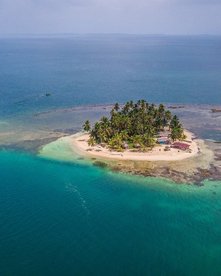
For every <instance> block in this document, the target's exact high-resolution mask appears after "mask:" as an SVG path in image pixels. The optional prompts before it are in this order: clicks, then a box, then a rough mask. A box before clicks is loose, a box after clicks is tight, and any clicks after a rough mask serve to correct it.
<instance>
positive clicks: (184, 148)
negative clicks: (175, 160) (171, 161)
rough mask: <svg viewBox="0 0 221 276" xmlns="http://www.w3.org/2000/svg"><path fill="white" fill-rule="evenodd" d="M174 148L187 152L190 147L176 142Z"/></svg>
mask: <svg viewBox="0 0 221 276" xmlns="http://www.w3.org/2000/svg"><path fill="white" fill-rule="evenodd" d="M172 147H173V148H177V149H181V150H187V149H189V147H190V145H188V144H185V143H181V142H175V143H173V145H172Z"/></svg>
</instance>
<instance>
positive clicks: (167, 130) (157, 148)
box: [73, 100, 200, 161]
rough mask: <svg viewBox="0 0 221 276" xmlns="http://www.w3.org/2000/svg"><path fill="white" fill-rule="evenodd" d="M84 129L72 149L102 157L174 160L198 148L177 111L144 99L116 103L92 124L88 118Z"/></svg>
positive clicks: (190, 154)
mask: <svg viewBox="0 0 221 276" xmlns="http://www.w3.org/2000/svg"><path fill="white" fill-rule="evenodd" d="M83 129H84V132H83V133H80V134H77V135H75V136H74V139H73V146H74V148H75V151H77V152H78V153H79V154H81V155H86V156H92V157H98V158H101V159H102V158H103V159H106V158H107V159H121V160H137V161H139V160H141V161H170V160H171V161H174V160H182V159H186V158H189V157H191V156H193V155H196V154H197V153H198V152H199V151H200V148H199V146H198V145H197V143H196V141H195V140H194V135H193V134H192V133H190V132H188V131H186V130H185V129H184V128H183V125H182V124H181V122H180V120H179V118H178V117H177V116H176V115H173V114H172V113H171V111H170V110H168V109H166V108H165V106H164V105H163V104H159V105H155V104H149V103H148V102H147V101H145V100H139V101H137V102H135V103H134V102H133V101H130V102H127V103H126V104H125V105H123V106H120V105H119V104H118V103H116V104H115V105H114V107H113V108H112V110H111V112H110V116H109V118H108V117H102V118H101V119H100V120H99V121H97V122H95V124H94V125H93V127H91V123H90V121H89V120H87V121H86V122H85V123H84V125H83Z"/></svg>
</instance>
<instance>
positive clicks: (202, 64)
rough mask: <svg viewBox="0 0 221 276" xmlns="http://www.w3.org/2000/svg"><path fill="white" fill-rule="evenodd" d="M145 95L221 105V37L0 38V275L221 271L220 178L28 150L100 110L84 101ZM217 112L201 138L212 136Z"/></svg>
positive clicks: (220, 131)
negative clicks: (155, 173)
mask: <svg viewBox="0 0 221 276" xmlns="http://www.w3.org/2000/svg"><path fill="white" fill-rule="evenodd" d="M46 93H50V96H46ZM140 98H144V99H146V100H148V101H150V102H156V103H159V102H164V103H170V104H175V103H180V104H188V105H192V104H195V105H197V106H199V105H202V106H205V105H217V106H220V105H221V37H210V36H208V37H203V36H202V37H201V36H199V37H175V36H171V37H167V36H136V35H133V36H132V35H130V36H129V35H96V36H95V35H94V36H92V35H81V36H61V37H42V38H40V37H29V38H1V39H0V145H1V150H0V275H3V276H5V275H6V276H8V275H10V276H11V275H12V276H17V275H18V276H20V275H21V276H23V275H74V276H75V275H77V276H78V275H96V276H97V275H98V276H100V275H102V276H103V275H111V276H112V275H114V276H115V275H128V276H129V275H132V276H134V275H148V276H149V275H151V276H152V275H153V276H155V275H169V276H171V275H176V276H177V275H200V276H204V275H205V276H207V275H208V276H216V275H217V276H218V275H221V262H220V260H221V200H220V199H221V181H216V182H215V181H205V182H204V185H203V186H201V187H198V186H194V185H184V184H183V185H181V184H175V183H173V182H171V181H169V180H165V179H158V178H144V177H138V176H129V175H123V174H119V173H114V172H110V171H109V170H108V169H102V168H99V167H95V166H90V165H87V164H75V163H65V162H56V161H52V160H45V159H42V158H40V157H38V156H37V155H36V152H35V153H33V150H32V147H33V145H32V144H31V146H30V139H31V138H33V137H34V136H33V135H34V134H35V131H36V132H37V133H38V135H39V133H40V134H41V135H45V133H46V132H47V135H48V133H49V132H50V133H51V131H52V129H53V131H54V130H55V129H56V128H58V126H59V125H62V127H63V129H64V128H65V129H66V130H69V129H70V130H77V129H78V128H79V126H80V125H81V123H82V122H83V120H84V119H85V118H87V117H88V116H89V117H90V116H92V115H91V114H92V113H93V112H92V111H88V107H87V108H86V107H85V112H84V107H83V109H82V106H94V105H103V104H109V103H113V102H116V101H118V102H124V101H127V100H130V99H134V100H135V99H140ZM73 107H74V108H78V107H81V112H78V113H76V112H75V113H71V114H72V115H71V116H72V117H70V116H69V113H67V110H69V109H70V108H73ZM59 110H60V111H59ZM82 110H83V112H82ZM55 111H56V112H55ZM50 112H52V113H50ZM53 112H55V113H53ZM59 112H60V113H59ZM91 112H92V113H91ZM96 112H97V111H96ZM100 112H101V111H99V112H98V113H99V114H97V113H96V114H97V115H96V116H98V115H100ZM84 113H85V114H84ZM36 114H37V115H38V114H41V115H39V116H37V115H36ZM50 114H52V115H50ZM82 114H84V115H82ZM192 114H194V113H192ZM50 116H51V117H53V120H52V118H51V117H50ZM93 116H95V115H93ZM96 116H95V117H96ZM194 116H195V115H194ZM194 116H193V120H194ZM198 116H199V117H200V116H201V115H198ZM214 120H215V121H213V122H216V127H215V128H214V130H213V131H210V133H209V134H204V135H205V136H206V135H208V137H209V138H210V139H214V140H216V139H220V138H217V137H221V128H220V125H219V122H220V117H218V116H217V117H216V118H214ZM204 127H205V128H204V132H206V131H205V129H206V127H208V126H207V125H206V124H205V126H204ZM63 129H62V131H63ZM58 131H59V130H57V132H58ZM198 131H199V130H198ZM199 133H200V131H199ZM202 133H203V130H202ZM30 137H31V138H30ZM37 139H38V140H39V136H38V137H37V138H36V140H37ZM21 141H22V145H23V147H24V145H25V144H26V145H29V147H28V149H29V150H27V148H26V147H24V148H25V150H23V149H21V147H20V145H21ZM6 145H7V147H6ZM18 145H19V146H18Z"/></svg>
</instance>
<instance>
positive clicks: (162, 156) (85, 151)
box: [70, 131, 200, 161]
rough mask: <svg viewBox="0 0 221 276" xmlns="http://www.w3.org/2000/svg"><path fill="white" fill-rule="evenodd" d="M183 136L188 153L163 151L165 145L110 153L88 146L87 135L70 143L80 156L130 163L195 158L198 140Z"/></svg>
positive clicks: (74, 137)
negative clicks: (142, 150)
mask: <svg viewBox="0 0 221 276" xmlns="http://www.w3.org/2000/svg"><path fill="white" fill-rule="evenodd" d="M185 135H186V140H185V141H184V142H185V143H186V144H188V145H189V150H188V151H182V150H179V149H175V148H170V150H169V151H165V147H166V145H157V146H155V147H154V148H153V149H152V150H150V151H147V152H139V151H136V152H135V151H131V150H125V151H124V152H117V151H111V150H109V149H108V148H106V147H102V146H100V145H95V146H89V145H88V139H89V135H88V134H87V133H78V134H76V135H73V136H71V137H70V142H71V145H72V147H73V148H74V151H75V152H77V153H78V154H79V155H82V156H89V157H97V158H102V159H113V160H131V161H132V160H133V161H176V160H184V159H187V158H190V157H193V156H196V155H197V154H198V153H199V152H200V146H199V143H198V140H196V139H194V135H193V133H191V132H189V131H185Z"/></svg>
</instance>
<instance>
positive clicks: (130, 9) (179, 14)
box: [0, 0, 221, 35]
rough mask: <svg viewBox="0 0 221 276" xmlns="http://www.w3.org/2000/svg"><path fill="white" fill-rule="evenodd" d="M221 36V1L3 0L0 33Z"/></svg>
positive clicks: (0, 8)
mask: <svg viewBox="0 0 221 276" xmlns="http://www.w3.org/2000/svg"><path fill="white" fill-rule="evenodd" d="M55 33H56V34H57V33H75V34H79V33H129V34H130V33H132V34H171V35H173V34H181V35H195V34H210V35H220V34H221V0H0V35H4V34H55Z"/></svg>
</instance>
